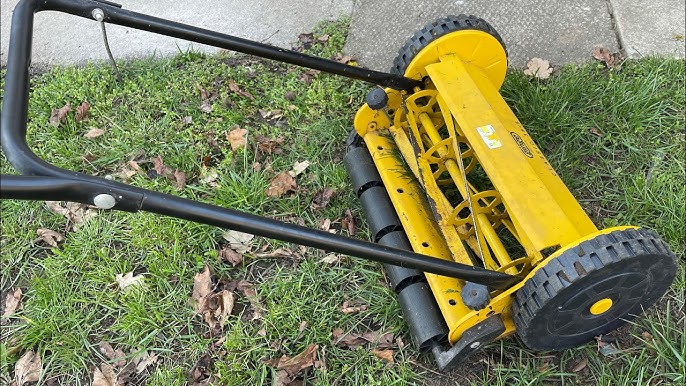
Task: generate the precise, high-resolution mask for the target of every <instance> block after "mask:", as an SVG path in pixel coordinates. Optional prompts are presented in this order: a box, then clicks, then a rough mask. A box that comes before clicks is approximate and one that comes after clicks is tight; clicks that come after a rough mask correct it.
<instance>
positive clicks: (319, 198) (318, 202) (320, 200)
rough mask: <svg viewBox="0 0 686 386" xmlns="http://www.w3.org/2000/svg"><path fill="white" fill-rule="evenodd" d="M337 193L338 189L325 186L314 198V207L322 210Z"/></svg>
mask: <svg viewBox="0 0 686 386" xmlns="http://www.w3.org/2000/svg"><path fill="white" fill-rule="evenodd" d="M335 193H336V191H335V190H333V189H331V188H324V189H322V190H320V191H318V192H317V193H316V194H315V195H314V198H313V199H312V209H314V210H320V209H324V208H326V206H327V205H329V202H330V201H331V198H332V197H333V196H334V194H335Z"/></svg>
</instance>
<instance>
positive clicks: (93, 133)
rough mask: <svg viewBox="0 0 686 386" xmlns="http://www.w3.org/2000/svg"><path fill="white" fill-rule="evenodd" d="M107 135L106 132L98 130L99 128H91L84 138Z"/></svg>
mask: <svg viewBox="0 0 686 386" xmlns="http://www.w3.org/2000/svg"><path fill="white" fill-rule="evenodd" d="M103 134H105V130H103V129H98V128H97V127H91V128H90V130H88V132H86V134H84V135H83V137H84V138H97V137H99V136H101V135H103Z"/></svg>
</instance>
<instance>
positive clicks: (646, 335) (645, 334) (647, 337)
mask: <svg viewBox="0 0 686 386" xmlns="http://www.w3.org/2000/svg"><path fill="white" fill-rule="evenodd" d="M641 336H642V337H643V339H645V340H653V334H651V333H649V332H648V331H643V332H642V333H641Z"/></svg>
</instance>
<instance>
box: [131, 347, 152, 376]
mask: <svg viewBox="0 0 686 386" xmlns="http://www.w3.org/2000/svg"><path fill="white" fill-rule="evenodd" d="M133 363H135V364H136V373H137V374H140V373H142V372H143V371H145V369H147V368H148V367H150V366H151V365H153V364H155V363H157V354H155V353H152V354H150V353H148V352H147V351H143V352H141V353H140V354H138V355H136V356H135V357H134V358H133Z"/></svg>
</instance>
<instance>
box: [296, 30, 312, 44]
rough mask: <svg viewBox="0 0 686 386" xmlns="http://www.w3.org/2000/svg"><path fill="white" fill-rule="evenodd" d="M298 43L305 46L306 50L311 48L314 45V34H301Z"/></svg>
mask: <svg viewBox="0 0 686 386" xmlns="http://www.w3.org/2000/svg"><path fill="white" fill-rule="evenodd" d="M298 41H299V42H300V43H301V44H302V45H303V47H304V48H310V46H312V43H314V34H313V33H311V32H310V33H302V34H299V35H298Z"/></svg>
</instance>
